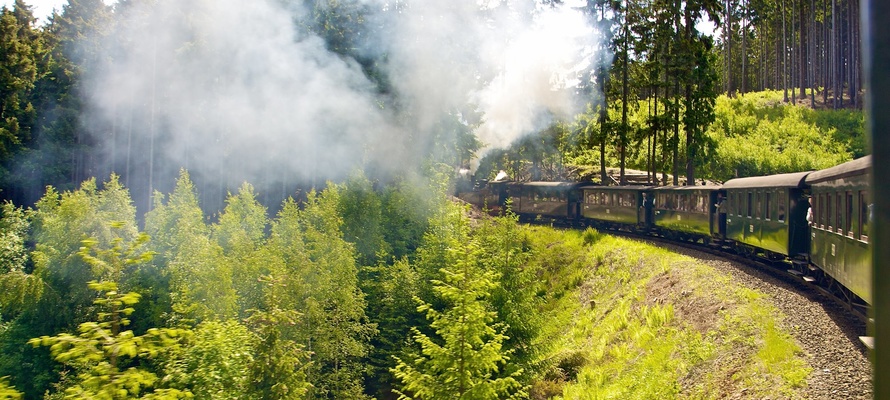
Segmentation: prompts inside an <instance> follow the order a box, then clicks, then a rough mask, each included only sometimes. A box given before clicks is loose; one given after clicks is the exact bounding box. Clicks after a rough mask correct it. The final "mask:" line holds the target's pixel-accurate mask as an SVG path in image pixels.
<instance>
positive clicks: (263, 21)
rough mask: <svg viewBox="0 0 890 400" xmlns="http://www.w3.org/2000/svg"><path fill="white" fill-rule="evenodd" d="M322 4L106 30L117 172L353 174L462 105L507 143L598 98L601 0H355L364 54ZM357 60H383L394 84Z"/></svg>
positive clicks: (165, 4) (401, 161)
mask: <svg viewBox="0 0 890 400" xmlns="http://www.w3.org/2000/svg"><path fill="white" fill-rule="evenodd" d="M309 3H310V2H302V1H277V0H257V1H250V2H243V1H233V0H223V1H210V0H199V1H190V2H181V1H176V0H159V1H157V2H144V3H142V4H136V3H131V4H130V5H129V6H128V7H126V8H120V9H119V10H118V11H117V12H119V13H120V14H121V15H119V16H118V19H119V20H120V22H119V23H117V24H115V26H114V27H113V28H112V29H111V30H110V31H107V32H104V38H103V39H96V40H107V41H109V42H110V43H112V45H103V46H96V47H99V48H113V51H112V52H111V53H110V54H107V55H103V57H100V59H102V60H103V62H102V63H101V64H100V65H97V66H96V67H95V68H93V69H92V70H91V71H89V75H88V76H87V77H86V81H85V83H84V89H85V90H84V92H85V94H86V98H87V99H88V102H89V104H90V105H91V107H90V110H91V111H90V115H88V116H87V117H86V118H84V119H83V121H85V123H86V124H87V125H90V126H89V128H90V130H91V131H92V132H94V134H95V136H96V137H97V138H98V140H100V141H102V142H103V148H105V149H106V153H107V154H106V158H107V159H108V160H109V163H111V164H112V166H111V167H110V168H109V170H115V171H117V172H118V173H125V171H124V169H127V170H128V171H126V172H129V174H130V175H137V174H141V175H142V176H145V175H148V176H150V178H149V179H150V185H154V186H155V187H154V188H157V185H158V183H159V182H164V184H167V183H168V182H172V181H173V180H174V179H175V174H177V173H178V170H179V169H180V168H187V169H188V170H189V171H190V172H191V173H192V174H193V176H194V177H195V178H196V179H198V180H201V179H209V180H221V183H220V184H221V185H230V184H234V185H238V184H240V182H243V181H251V182H257V181H265V182H275V184H276V185H277V184H280V185H283V186H286V185H287V183H288V182H293V181H295V180H300V179H310V180H315V181H318V180H324V179H337V178H338V177H342V176H343V175H345V174H347V173H349V172H350V171H351V170H354V169H355V168H357V167H361V166H363V165H365V166H366V165H373V166H375V167H376V168H380V169H383V170H389V169H400V168H405V167H411V166H414V165H416V164H415V163H416V162H418V161H419V160H420V159H421V158H422V157H423V156H424V155H426V154H425V153H428V152H429V151H430V143H431V140H432V139H431V137H432V136H433V135H435V134H441V132H439V131H441V129H440V128H439V125H441V123H442V121H443V118H446V117H450V118H452V119H453V120H456V121H459V122H460V123H461V124H465V125H466V126H467V127H468V129H470V128H469V127H471V126H472V129H475V132H476V134H477V135H478V136H479V138H480V140H481V141H482V142H483V143H484V144H485V146H487V147H498V146H504V145H507V144H509V143H510V142H512V141H513V140H514V139H515V138H517V137H520V136H522V135H525V134H528V133H530V132H533V131H535V130H536V129H539V128H541V127H543V126H546V124H548V123H550V122H551V121H552V119H553V118H554V117H559V116H570V115H572V114H573V113H575V112H576V111H577V110H578V107H579V106H580V105H582V104H584V103H585V102H588V101H590V99H589V98H584V97H583V96H579V94H578V92H579V91H578V87H579V86H583V85H589V84H590V71H591V69H592V66H593V63H594V62H596V61H597V60H600V58H601V57H598V56H597V52H598V51H599V50H598V49H599V48H600V47H601V45H600V44H599V40H600V35H599V34H598V33H597V31H596V29H594V28H593V26H592V25H591V21H590V18H589V16H587V15H586V14H585V12H584V11H583V10H582V6H585V4H586V2H579V1H565V2H561V3H558V4H545V3H544V2H542V1H540V0H538V1H536V0H526V1H520V0H509V1H447V2H443V1H434V0H409V1H385V0H355V1H353V2H343V3H342V4H351V5H352V6H354V7H359V8H361V10H362V13H363V14H362V15H363V19H362V21H357V22H356V24H355V25H354V26H350V25H348V24H347V25H343V27H344V28H346V29H352V30H353V31H351V32H349V34H350V35H353V36H352V37H353V38H361V40H354V41H353V42H351V43H352V44H355V45H356V46H358V47H356V48H353V49H350V50H349V52H350V54H352V55H357V57H347V56H343V55H342V53H343V52H342V51H341V52H337V51H332V49H331V48H330V47H331V45H330V43H329V42H327V43H326V42H325V40H323V39H322V38H321V37H320V36H318V35H317V34H315V33H311V32H312V31H311V30H309V29H306V27H305V25H306V24H307V23H309V22H311V21H312V19H313V18H315V17H316V16H317V15H318V12H319V9H310V8H308V7H307V6H306V5H307V4H309ZM314 3H315V4H314V7H326V6H327V4H328V3H327V2H323V1H322V2H314ZM548 3H549V2H548ZM553 3H556V2H553ZM332 4H333V3H332ZM321 11H324V10H321ZM362 35H364V36H362ZM84 46H85V50H88V46H90V41H89V40H88V41H86V42H85V43H84ZM333 50H336V49H333ZM356 58H363V59H371V60H376V61H375V63H376V64H375V68H376V69H377V70H378V71H382V73H383V74H385V76H386V78H385V80H386V81H387V82H388V88H387V90H386V91H381V90H379V86H378V85H377V84H376V82H375V81H373V80H372V79H369V77H368V75H367V71H366V69H363V66H362V65H361V64H360V63H359V62H357V61H356ZM437 129H438V130H439V131H437ZM134 143H138V144H139V145H138V146H135V145H134ZM134 148H138V149H139V150H138V151H135V150H133V149H134ZM142 180H143V179H142V178H140V181H142ZM134 184H135V183H134V182H130V185H131V186H132V185H134Z"/></svg>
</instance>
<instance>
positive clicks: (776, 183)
mask: <svg viewBox="0 0 890 400" xmlns="http://www.w3.org/2000/svg"><path fill="white" fill-rule="evenodd" d="M808 174H809V172H796V173H790V174H779V175H769V176H760V177H750V178H738V179H731V180H729V181H727V182H726V183H725V184H724V185H723V189H724V190H726V196H727V197H728V198H729V201H730V206H729V211H728V213H727V214H728V215H727V218H726V239H728V240H732V241H735V242H737V243H740V244H743V245H747V246H749V247H753V248H756V249H763V250H766V251H768V252H772V253H776V254H780V255H785V256H792V257H793V256H795V255H798V254H802V253H806V250H807V249H809V237H808V236H807V235H806V234H805V233H803V234H802V233H801V231H800V229H802V228H803V229H806V221H805V216H806V214H805V212H806V209H804V214H800V212H799V211H798V212H796V213H795V212H794V210H793V208H794V205H795V204H797V199H798V198H801V196H802V194H803V191H804V187H805V185H804V182H803V181H804V178H806V176H807V175H808ZM791 232H795V234H792V233H791Z"/></svg>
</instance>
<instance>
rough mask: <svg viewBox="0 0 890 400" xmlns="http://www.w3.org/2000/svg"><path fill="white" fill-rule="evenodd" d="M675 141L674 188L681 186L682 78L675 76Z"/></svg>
mask: <svg viewBox="0 0 890 400" xmlns="http://www.w3.org/2000/svg"><path fill="white" fill-rule="evenodd" d="M674 99H676V101H675V102H674V139H673V141H672V142H671V152H672V153H673V157H674V168H673V171H672V172H673V174H674V186H677V185H679V184H680V176H679V175H680V157H679V149H680V77H679V76H674Z"/></svg>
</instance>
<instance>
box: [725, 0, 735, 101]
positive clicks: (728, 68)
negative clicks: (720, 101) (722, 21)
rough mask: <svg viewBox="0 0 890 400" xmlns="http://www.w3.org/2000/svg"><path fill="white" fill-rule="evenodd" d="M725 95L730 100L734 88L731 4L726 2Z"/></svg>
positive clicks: (728, 1)
mask: <svg viewBox="0 0 890 400" xmlns="http://www.w3.org/2000/svg"><path fill="white" fill-rule="evenodd" d="M724 36H726V93H727V95H728V96H729V98H732V93H733V91H734V88H733V86H732V3H731V0H726V30H725V31H724Z"/></svg>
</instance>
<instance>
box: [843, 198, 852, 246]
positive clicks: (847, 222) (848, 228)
mask: <svg viewBox="0 0 890 400" xmlns="http://www.w3.org/2000/svg"><path fill="white" fill-rule="evenodd" d="M844 208H845V209H846V210H847V215H845V217H846V219H844V234H845V235H847V236H849V237H853V193H852V192H847V204H846V207H844Z"/></svg>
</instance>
